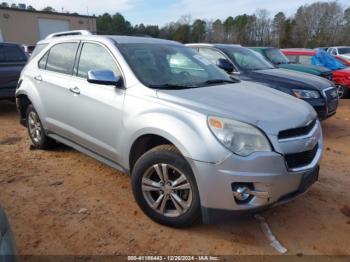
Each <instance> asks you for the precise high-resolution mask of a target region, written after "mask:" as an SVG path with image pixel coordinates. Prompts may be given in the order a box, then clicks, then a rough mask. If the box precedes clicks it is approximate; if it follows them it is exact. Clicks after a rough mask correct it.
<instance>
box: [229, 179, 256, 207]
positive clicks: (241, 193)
mask: <svg viewBox="0 0 350 262" xmlns="http://www.w3.org/2000/svg"><path fill="white" fill-rule="evenodd" d="M253 189H254V187H253V184H252V183H233V184H232V191H233V196H234V199H235V201H236V202H237V203H238V204H246V203H248V202H249V201H250V200H251V199H252V198H253V195H252V194H251V193H250V192H251V191H252V190H253Z"/></svg>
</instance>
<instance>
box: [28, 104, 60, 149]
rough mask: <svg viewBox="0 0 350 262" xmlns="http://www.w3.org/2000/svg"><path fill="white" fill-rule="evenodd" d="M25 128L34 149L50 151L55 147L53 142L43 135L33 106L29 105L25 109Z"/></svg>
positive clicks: (42, 128) (41, 126) (43, 132)
mask: <svg viewBox="0 0 350 262" xmlns="http://www.w3.org/2000/svg"><path fill="white" fill-rule="evenodd" d="M26 126H27V130H28V134H29V137H30V139H31V140H32V143H33V146H34V148H36V149H50V148H52V147H53V146H54V145H55V141H54V140H53V139H51V138H50V137H48V136H47V135H46V134H45V130H44V127H43V125H42V123H41V120H40V118H39V115H38V113H37V112H36V111H35V109H34V106H33V105H29V106H28V108H27V112H26Z"/></svg>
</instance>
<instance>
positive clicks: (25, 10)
mask: <svg viewBox="0 0 350 262" xmlns="http://www.w3.org/2000/svg"><path fill="white" fill-rule="evenodd" d="M0 10H6V11H16V12H26V13H37V14H48V15H61V16H75V17H86V18H96V17H95V16H90V15H80V14H76V13H69V14H68V13H60V12H49V11H39V10H28V9H20V8H11V7H0Z"/></svg>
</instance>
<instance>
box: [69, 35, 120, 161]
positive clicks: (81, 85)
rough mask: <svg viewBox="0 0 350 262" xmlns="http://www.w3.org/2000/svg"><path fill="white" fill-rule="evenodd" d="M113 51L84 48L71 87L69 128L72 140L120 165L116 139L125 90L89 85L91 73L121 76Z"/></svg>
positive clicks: (97, 45) (87, 45)
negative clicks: (108, 71) (101, 71)
mask: <svg viewBox="0 0 350 262" xmlns="http://www.w3.org/2000/svg"><path fill="white" fill-rule="evenodd" d="M119 68H120V67H119V66H118V63H117V61H116V59H115V58H114V56H113V55H112V53H111V52H110V50H109V49H108V48H107V47H106V46H104V45H102V44H100V43H97V42H84V43H82V46H81V51H80V55H79V60H78V63H77V68H76V72H75V76H74V77H73V79H72V82H71V84H70V87H71V88H73V89H74V90H75V93H71V94H70V97H69V99H68V101H69V108H68V110H69V125H70V130H71V134H72V140H73V141H75V142H76V143H78V144H80V145H82V146H84V147H86V148H89V149H90V150H92V151H94V152H95V153H98V154H100V155H103V156H104V157H106V158H109V159H110V160H113V161H119V159H120V152H119V151H118V148H117V145H116V144H117V143H116V141H117V136H118V135H119V134H120V132H121V125H122V124H121V116H122V109H123V103H124V95H125V89H121V88H117V87H115V86H110V85H98V84H92V83H89V82H88V81H87V75H88V72H89V71H90V70H110V71H112V72H113V73H114V74H115V75H116V76H121V75H122V74H121V70H120V69H119Z"/></svg>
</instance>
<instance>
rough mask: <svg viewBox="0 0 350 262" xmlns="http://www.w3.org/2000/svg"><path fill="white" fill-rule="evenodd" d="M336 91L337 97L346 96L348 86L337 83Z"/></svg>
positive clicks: (347, 94) (349, 93)
mask: <svg viewBox="0 0 350 262" xmlns="http://www.w3.org/2000/svg"><path fill="white" fill-rule="evenodd" d="M337 91H338V96H339V98H342V99H344V98H348V97H349V95H350V90H349V87H346V86H342V85H337Z"/></svg>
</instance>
